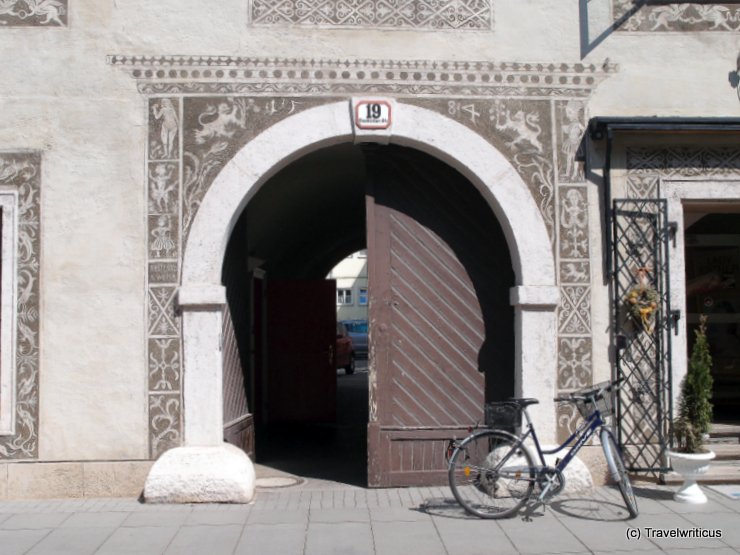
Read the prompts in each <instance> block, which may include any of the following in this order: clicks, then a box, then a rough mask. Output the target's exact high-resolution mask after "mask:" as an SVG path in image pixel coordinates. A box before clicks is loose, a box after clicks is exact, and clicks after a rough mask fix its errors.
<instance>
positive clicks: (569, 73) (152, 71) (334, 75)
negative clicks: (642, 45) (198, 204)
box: [108, 56, 617, 100]
mask: <svg viewBox="0 0 740 555" xmlns="http://www.w3.org/2000/svg"><path fill="white" fill-rule="evenodd" d="M108 61H109V63H111V64H113V65H116V66H120V67H122V68H124V69H125V70H127V71H128V72H129V74H130V75H131V76H132V77H134V78H135V79H137V80H138V81H139V91H140V92H142V93H143V94H151V95H189V96H192V95H203V94H207V95H244V96H272V97H280V96H311V97H319V96H337V95H352V94H360V93H375V94H385V95H388V96H394V97H399V98H409V97H412V98H413V97H416V98H418V97H424V96H435V97H439V96H443V97H444V96H447V97H451V98H454V97H466V98H471V97H480V98H483V99H489V100H490V99H492V98H496V97H502V98H503V97H539V98H542V97H547V98H550V97H561V98H571V97H573V98H578V97H581V98H585V97H587V96H588V95H589V94H590V93H591V91H592V90H593V89H594V88H595V87H596V86H597V85H598V84H599V83H600V82H601V81H603V80H604V79H605V78H606V77H607V76H608V75H609V74H610V73H614V72H615V71H616V70H617V66H616V65H614V64H605V65H603V66H595V65H588V64H580V63H577V64H555V63H519V62H516V63H505V62H504V63H495V62H451V61H423V60H412V61H394V60H300V59H261V58H241V57H235V56H214V57H208V56H156V57H146V56H109V57H108Z"/></svg>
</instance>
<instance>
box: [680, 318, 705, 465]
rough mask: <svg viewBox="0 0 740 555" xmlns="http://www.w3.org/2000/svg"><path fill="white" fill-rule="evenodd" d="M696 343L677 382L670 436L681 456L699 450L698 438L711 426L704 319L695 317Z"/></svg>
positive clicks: (699, 442) (700, 438) (700, 443)
mask: <svg viewBox="0 0 740 555" xmlns="http://www.w3.org/2000/svg"><path fill="white" fill-rule="evenodd" d="M695 334H696V342H695V343H694V347H693V349H692V350H691V358H690V359H689V369H688V372H687V373H686V376H685V377H684V379H683V382H682V383H681V398H680V400H679V404H678V419H677V420H676V422H675V423H674V427H673V434H674V437H675V438H676V442H677V443H678V445H677V449H678V450H679V451H681V452H684V453H697V452H700V451H702V435H703V434H706V433H708V432H709V426H710V424H711V423H712V403H711V401H710V399H711V397H712V374H711V370H712V356H711V354H710V352H709V342H708V341H707V317H706V315H704V314H702V315H701V317H700V318H699V329H697V330H696V331H695Z"/></svg>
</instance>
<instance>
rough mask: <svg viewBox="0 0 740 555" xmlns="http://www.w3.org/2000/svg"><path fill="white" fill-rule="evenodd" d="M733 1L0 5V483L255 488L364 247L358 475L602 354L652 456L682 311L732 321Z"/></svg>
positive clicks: (543, 428)
mask: <svg viewBox="0 0 740 555" xmlns="http://www.w3.org/2000/svg"><path fill="white" fill-rule="evenodd" d="M739 30H740V6H738V5H737V4H735V3H731V2H720V3H706V2H701V3H680V4H677V3H666V2H648V3H644V2H637V1H633V0H596V1H591V2H587V3H584V2H575V1H572V2H558V3H553V2H544V1H540V0H532V1H529V2H505V1H498V0H462V1H459V0H456V1H441V2H431V1H427V0H416V1H413V2H381V1H377V2H375V1H371V2H334V1H332V0H322V1H321V2H314V3H311V5H310V6H307V5H306V3H304V2H295V1H292V0H251V1H250V0H228V1H224V2H218V3H217V5H216V4H214V3H205V2H199V1H197V0H192V1H188V2H173V1H169V0H167V1H162V2H143V1H140V2H132V3H126V4H125V5H124V4H120V3H119V4H116V3H113V4H107V5H105V6H102V5H101V4H100V3H99V2H67V1H66V0H51V1H47V2H36V1H31V0H10V1H8V2H4V7H1V8H0V44H1V45H2V52H3V64H2V66H0V76H1V78H0V83H2V85H0V86H1V87H2V88H1V89H0V91H1V92H0V106H2V114H3V116H4V117H3V119H4V121H5V122H6V125H4V126H3V128H2V129H0V206H1V207H2V275H1V281H0V283H1V286H2V289H1V291H0V293H1V295H2V312H1V320H0V337H1V338H2V345H1V348H0V434H2V435H0V496H2V497H22V496H34V495H65V496H83V495H108V494H131V493H138V492H140V491H141V489H142V487H143V486H144V481H145V479H146V478H147V476H149V479H150V483H151V484H152V486H151V487H152V488H154V489H152V490H150V498H152V499H180V500H187V499H190V497H188V495H190V493H188V492H187V491H184V490H183V488H186V486H183V485H182V484H181V483H177V481H176V480H172V479H171V478H172V477H173V476H176V475H178V472H180V471H181V470H182V469H183V468H189V469H191V470H192V472H193V473H194V474H193V476H192V477H191V478H192V479H191V480H190V482H191V483H194V484H196V486H197V484H202V483H208V484H219V485H217V486H214V487H213V488H211V490H209V491H211V492H212V495H213V497H212V498H213V499H225V500H244V499H247V498H249V497H250V496H251V493H250V492H251V490H250V485H249V482H250V479H249V478H247V477H248V476H249V473H250V468H251V464H250V463H249V461H248V460H247V458H246V455H245V454H244V453H245V452H247V453H251V454H253V453H254V449H255V441H256V442H257V446H258V445H259V436H258V435H257V437H256V438H255V429H257V428H258V427H259V426H260V425H264V424H267V423H269V422H271V421H279V420H281V419H286V420H290V418H299V419H300V418H310V417H311V410H315V409H310V408H306V409H305V410H306V411H308V412H304V413H301V414H300V415H298V413H292V412H290V411H287V412H286V411H285V410H283V409H281V408H280V407H284V406H289V405H291V403H292V402H293V401H294V400H295V399H296V398H299V397H296V396H301V395H308V394H309V393H308V392H309V391H310V387H309V386H310V384H311V383H313V382H314V381H315V380H313V379H312V378H316V379H317V380H318V376H319V375H320V373H321V372H324V370H322V369H321V368H318V367H317V368H316V369H315V374H312V373H311V372H306V373H305V376H307V377H308V378H307V379H311V381H309V384H308V385H307V386H306V388H304V389H303V390H302V393H301V392H300V391H299V392H295V391H293V390H292V389H291V386H289V385H285V384H286V383H288V382H290V377H291V376H292V374H291V364H292V365H293V366H295V362H292V363H291V360H293V361H295V360H297V359H296V358H295V357H299V358H298V359H299V360H301V361H307V360H309V359H311V360H313V359H312V358H311V357H312V356H313V354H311V353H309V351H311V350H312V349H314V348H315V350H316V351H317V352H320V351H321V348H323V345H319V343H320V342H321V341H324V339H322V337H323V336H321V337H319V336H318V335H317V336H316V337H314V336H312V335H311V336H309V333H308V332H309V331H311V330H319V329H323V324H322V323H321V322H323V319H322V318H323V317H320V316H318V315H319V314H323V313H324V311H323V308H317V307H319V306H321V307H325V306H326V305H327V303H326V302H323V301H322V302H321V303H319V301H318V300H317V299H324V298H325V297H326V295H327V293H326V288H325V287H323V285H322V283H321V282H322V281H323V280H324V278H325V276H326V275H327V274H328V272H329V270H331V268H332V267H333V266H334V265H335V264H336V263H337V262H338V261H340V260H341V259H342V258H343V257H345V256H347V255H348V254H349V253H352V252H356V251H358V250H361V249H367V264H368V301H369V320H370V324H371V331H370V337H371V339H370V341H371V344H370V378H369V384H370V386H369V404H368V457H369V466H368V483H369V484H370V485H372V486H382V485H403V484H418V483H433V482H435V481H438V480H440V479H442V478H443V476H444V453H443V451H444V446H445V444H446V440H447V439H448V438H449V437H450V436H451V435H452V434H455V433H462V432H463V431H464V430H465V429H466V428H467V426H468V425H469V424H470V423H471V422H475V421H476V420H480V417H481V415H482V412H483V405H484V403H485V402H486V401H490V400H499V399H504V398H506V397H508V396H511V395H520V396H528V397H529V396H531V397H538V398H539V399H540V401H541V403H540V405H539V406H538V407H537V409H538V410H537V416H536V418H537V424H538V428H539V430H540V433H541V434H542V435H543V436H544V437H545V438H546V439H547V440H548V441H555V440H556V439H558V438H562V437H564V436H566V435H567V432H568V430H571V429H572V428H573V426H574V424H575V423H576V422H577V419H578V416H577V414H576V413H575V412H574V410H573V409H572V408H571V407H567V406H561V407H556V406H555V404H554V403H553V402H552V399H553V397H554V396H555V395H557V394H558V393H561V392H566V391H573V390H576V389H579V388H582V387H586V386H588V385H590V384H593V383H596V382H600V381H604V380H607V379H610V378H612V377H614V376H615V375H622V376H624V377H626V378H627V389H626V392H627V393H625V394H624V395H623V397H622V398H621V399H620V400H621V402H620V404H619V411H618V413H619V421H620V438H621V440H622V443H623V444H624V445H625V447H626V449H627V451H628V453H629V454H630V455H629V456H630V461H631V462H630V464H631V466H632V467H633V468H636V469H642V470H645V471H659V470H660V468H661V466H662V465H664V462H662V449H663V448H664V447H665V444H666V441H667V439H666V438H667V432H668V427H669V421H670V416H671V403H672V399H673V398H674V397H675V394H676V392H677V389H678V387H677V384H678V383H679V382H680V379H681V377H682V375H683V374H684V373H685V368H686V348H687V338H689V337H690V335H691V333H690V329H691V326H692V325H693V324H695V322H696V319H697V318H698V314H699V313H700V312H707V311H708V312H712V311H714V312H717V313H720V314H721V316H719V317H718V318H717V322H718V323H721V324H722V325H724V326H725V327H724V328H723V329H722V330H718V331H717V333H720V332H721V333H722V334H725V335H727V334H729V335H734V332H733V331H732V330H733V328H732V326H733V324H735V320H734V316H733V315H734V311H735V306H734V304H733V303H734V301H735V297H734V290H735V287H736V286H735V285H734V283H735V280H736V277H737V273H738V272H740V270H737V269H736V261H737V253H736V246H737V245H736V244H735V237H736V236H740V230H734V227H733V226H735V227H736V225H735V219H736V217H735V218H733V214H735V215H736V214H737V213H738V212H740V147H738V140H737V132H738V129H740V120H738V119H737V118H738V117H740V88H738V85H739V83H740V75H738V54H739V53H740V38H739V37H740V34H739V33H738V31H739ZM707 217H709V219H706V218H707ZM695 225H698V226H699V227H697V228H695V229H689V228H691V227H693V226H695ZM702 226H703V227H702ZM719 236H721V237H719ZM692 249H693V250H692ZM702 249H703V250H702ZM715 274H716V275H715ZM700 278H701V279H700ZM702 279H703V280H704V281H702ZM297 284H299V285H297ZM636 287H642V289H641V290H643V291H644V290H649V291H651V292H652V291H655V295H656V297H655V299H656V300H654V301H653V300H652V298H651V302H655V306H654V307H653V306H650V307H649V310H647V311H646V312H644V317H643V319H640V318H630V307H629V306H627V305H628V304H629V301H628V298H629V295H630V292H631V291H632V290H633V289H635V288H636ZM334 294H335V293H334V292H333V291H332V292H331V293H329V294H328V295H329V301H328V306H330V308H331V310H332V311H334V309H335V297H334ZM296 299H301V300H307V299H308V300H310V301H311V302H312V303H318V304H315V305H311V304H310V303H308V304H306V305H305V307H304V308H303V309H302V310H304V312H300V314H311V317H310V318H309V317H308V316H301V317H296V316H295V315H296V314H298V312H296V310H297V309H295V308H294V305H293V304H291V303H292V301H293V300H296ZM286 300H290V301H291V302H285V301H286ZM280 307H282V308H280ZM719 307H722V310H716V309H718V308H719ZM286 326H292V327H290V329H291V330H292V332H291V333H292V336H299V337H305V338H306V342H305V344H304V345H303V346H302V347H301V350H300V351H299V352H292V351H290V349H291V347H290V345H288V346H285V345H283V344H281V343H280V342H279V341H278V339H277V338H278V337H279V336H280V333H279V331H278V330H281V329H287V328H286ZM687 330H689V331H688V332H687ZM309 337H311V338H312V339H310V340H309V339H308V338H309ZM307 345H308V346H307ZM319 347H320V348H319ZM289 351H290V352H291V356H293V357H294V358H293V359H291V358H290V357H288V356H287V355H286V356H282V355H283V354H286V353H288V352H289ZM733 352H734V351H733V350H732V348H731V347H728V348H727V353H728V354H727V356H726V357H725V359H726V364H725V365H724V366H723V369H721V370H717V371H716V372H718V376H719V378H720V380H725V382H723V383H726V384H729V385H728V387H729V389H732V387H734V385H733V384H735V385H736V384H737V369H736V367H735V366H734V360H735V357H734V356H733V354H732V353H733ZM317 356H318V355H317ZM324 358H326V357H324ZM312 372H314V371H312ZM283 380H287V381H283ZM281 384H282V385H281ZM307 388H308V389H307ZM317 395H318V393H317ZM318 398H319V397H317V399H318ZM735 401H736V399H735V398H734V397H732V395H730V396H729V397H728V399H727V400H726V404H727V405H728V406H729V407H732V406H733V403H734V402H735ZM293 404H294V403H293ZM319 404H320V403H319ZM307 407H308V406H307ZM286 410H287V409H286ZM299 412H300V411H299ZM645 422H649V423H650V425H648V426H644V425H642V424H643V423H645ZM224 438H226V439H227V440H228V442H229V443H230V444H231V446H226V445H225V444H224ZM587 457H588V455H587ZM155 461H156V464H154V462H155ZM28 463H31V464H28ZM217 469H225V470H224V471H223V474H224V475H219V474H218V472H219V470H217ZM594 469H595V472H598V470H596V467H595V466H594ZM196 489H197V488H196Z"/></svg>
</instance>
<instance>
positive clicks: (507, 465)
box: [448, 430, 535, 518]
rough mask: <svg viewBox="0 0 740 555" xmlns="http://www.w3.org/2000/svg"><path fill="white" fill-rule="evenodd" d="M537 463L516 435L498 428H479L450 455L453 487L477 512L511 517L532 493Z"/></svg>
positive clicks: (462, 502) (460, 499) (461, 500)
mask: <svg viewBox="0 0 740 555" xmlns="http://www.w3.org/2000/svg"><path fill="white" fill-rule="evenodd" d="M533 466H534V465H533V463H532V456H531V455H530V453H529V451H528V450H527V449H526V448H525V447H524V446H523V445H519V442H518V440H517V439H516V438H515V437H514V436H512V435H510V434H507V433H503V432H499V431H496V430H484V431H481V432H476V433H474V434H473V435H471V436H469V437H467V438H466V439H465V440H463V442H462V443H460V445H459V446H458V447H457V449H455V451H454V452H453V453H452V456H451V457H450V466H449V470H448V474H449V480H450V489H452V494H453V495H454V496H455V499H457V501H458V503H460V505H462V506H463V508H464V509H465V510H466V511H468V512H469V513H471V514H474V515H475V516H478V517H481V518H505V517H509V516H512V515H514V514H515V513H516V512H517V511H518V510H519V508H520V507H521V506H522V505H524V503H526V501H527V499H529V496H530V495H531V493H532V488H533V487H534V478H535V468H534V467H533Z"/></svg>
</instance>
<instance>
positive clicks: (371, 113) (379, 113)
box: [355, 100, 392, 129]
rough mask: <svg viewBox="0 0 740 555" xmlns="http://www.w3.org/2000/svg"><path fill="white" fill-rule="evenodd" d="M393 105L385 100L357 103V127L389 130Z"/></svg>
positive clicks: (360, 101)
mask: <svg viewBox="0 0 740 555" xmlns="http://www.w3.org/2000/svg"><path fill="white" fill-rule="evenodd" d="M391 118H392V113H391V105H390V103H389V102H387V101H385V100H359V101H357V102H356V103H355V125H356V126H357V127H358V128H359V129H388V128H389V127H390V126H391Z"/></svg>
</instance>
